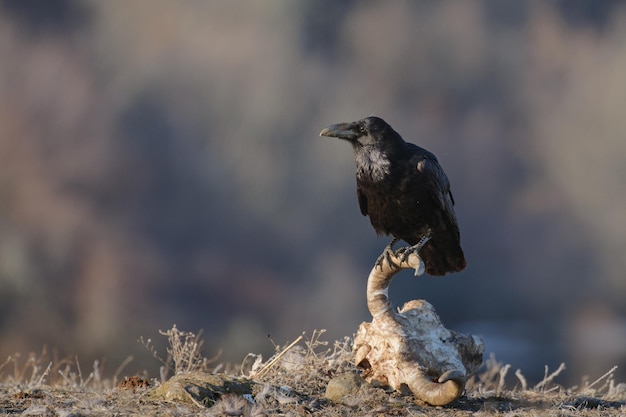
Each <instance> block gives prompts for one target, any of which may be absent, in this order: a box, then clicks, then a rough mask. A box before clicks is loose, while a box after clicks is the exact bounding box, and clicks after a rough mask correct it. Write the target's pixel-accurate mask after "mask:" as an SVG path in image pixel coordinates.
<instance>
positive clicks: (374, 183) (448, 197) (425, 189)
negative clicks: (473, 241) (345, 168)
mask: <svg viewBox="0 0 626 417" xmlns="http://www.w3.org/2000/svg"><path fill="white" fill-rule="evenodd" d="M320 136H330V137H336V138H340V139H344V140H347V141H348V142H350V144H352V148H353V149H354V159H355V161H356V184H357V188H356V192H357V198H358V201H359V208H360V209H361V213H362V214H363V215H364V216H369V218H370V222H371V223H372V226H374V230H376V233H377V234H378V235H382V234H385V235H393V236H394V240H393V241H392V242H391V243H390V244H389V245H388V246H387V248H386V251H388V250H392V247H393V244H394V243H395V242H396V241H397V240H399V239H402V240H404V241H405V242H407V243H409V244H410V245H412V247H411V248H403V249H402V250H401V251H404V253H405V254H408V253H409V251H408V250H407V249H413V250H418V251H419V255H420V257H421V258H422V260H423V261H424V265H425V268H426V272H427V273H428V274H430V275H444V274H446V273H448V272H458V271H461V270H463V269H464V268H465V266H466V262H465V256H464V255H463V249H461V243H460V234H459V226H458V223H457V220H456V216H455V214H454V207H453V206H454V198H453V197H452V193H451V192H450V182H449V181H448V177H447V176H446V174H445V173H444V172H443V169H442V168H441V166H440V165H439V162H438V161H437V157H435V155H434V154H432V153H431V152H429V151H427V150H426V149H424V148H421V147H419V146H417V145H414V144H412V143H408V142H405V141H404V140H403V139H402V137H401V136H400V134H398V133H397V132H396V131H395V130H393V128H392V127H391V126H389V124H387V122H385V121H384V120H383V119H381V118H379V117H366V118H364V119H361V120H358V121H356V122H351V123H339V124H336V125H332V126H329V127H327V128H325V129H324V130H322V131H321V132H320ZM420 248H421V249H420Z"/></svg>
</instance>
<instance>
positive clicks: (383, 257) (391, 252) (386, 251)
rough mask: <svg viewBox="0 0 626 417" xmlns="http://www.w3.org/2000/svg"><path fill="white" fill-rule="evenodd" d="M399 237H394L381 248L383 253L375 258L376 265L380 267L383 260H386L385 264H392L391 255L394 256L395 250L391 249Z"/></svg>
mask: <svg viewBox="0 0 626 417" xmlns="http://www.w3.org/2000/svg"><path fill="white" fill-rule="evenodd" d="M399 240H400V239H398V238H397V237H396V238H394V239H393V240H392V241H391V242H389V244H388V245H387V246H385V249H384V250H383V253H381V254H380V256H379V257H378V259H376V264H375V265H376V266H377V267H380V268H382V264H383V260H385V261H387V264H389V265H393V263H391V256H392V255H393V256H396V252H395V251H394V250H393V245H395V244H396V243H397V242H398V241H399Z"/></svg>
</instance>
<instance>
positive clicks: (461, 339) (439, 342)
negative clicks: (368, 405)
mask: <svg viewBox="0 0 626 417" xmlns="http://www.w3.org/2000/svg"><path fill="white" fill-rule="evenodd" d="M403 269H415V271H416V273H418V272H421V271H423V266H422V260H421V258H420V257H419V256H418V254H417V253H415V252H413V253H411V254H410V255H409V256H408V257H405V260H404V261H401V257H400V256H399V255H398V252H396V253H393V252H391V253H388V254H387V255H385V256H382V257H381V258H380V260H379V262H377V264H376V266H374V268H373V269H372V271H371V272H370V275H369V278H368V281H367V306H368V308H369V311H370V313H371V314H372V317H373V319H372V322H371V323H362V324H361V326H359V330H358V332H357V334H356V336H355V339H354V346H353V351H354V353H355V363H356V364H357V366H359V367H361V368H363V370H364V371H363V377H364V378H365V379H366V380H367V381H368V382H370V383H372V382H377V383H378V384H383V385H388V386H390V387H392V388H394V389H396V390H399V391H405V390H406V388H408V389H409V390H410V391H411V393H412V394H413V395H414V396H415V397H416V398H417V399H419V400H422V401H424V402H426V403H428V404H431V405H445V404H448V403H450V402H452V401H454V400H456V399H457V398H458V397H459V396H460V395H461V394H462V393H463V390H464V389H465V382H466V381H467V378H468V377H469V376H470V375H471V374H472V373H474V372H476V371H477V370H478V368H479V367H480V365H481V363H482V356H483V350H484V346H483V342H482V340H481V339H480V338H479V337H478V336H472V335H465V334H461V333H457V332H455V331H453V330H448V329H446V328H445V327H444V326H443V324H442V323H441V320H440V319H439V316H438V315H437V313H436V311H435V309H434V307H433V306H432V305H431V304H429V303H428V302H427V301H425V300H413V301H409V302H407V303H406V304H404V306H403V307H402V308H401V309H400V310H399V311H397V312H396V311H394V309H393V308H392V306H391V303H390V301H389V297H388V289H389V284H390V283H391V280H392V278H393V276H394V275H395V274H396V273H398V272H399V271H400V270H403Z"/></svg>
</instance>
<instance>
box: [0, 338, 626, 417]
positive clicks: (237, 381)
mask: <svg viewBox="0 0 626 417" xmlns="http://www.w3.org/2000/svg"><path fill="white" fill-rule="evenodd" d="M162 334H163V335H164V336H167V337H168V340H169V344H170V348H169V349H168V350H167V357H168V359H166V360H165V361H163V368H162V369H164V370H165V371H163V372H162V374H161V375H160V378H154V377H150V376H146V375H141V376H140V375H131V376H125V377H123V376H121V375H119V376H113V377H112V378H108V379H107V378H103V377H102V376H101V374H100V372H99V371H98V366H97V364H94V367H93V371H92V372H90V373H89V374H82V373H81V372H80V366H79V365H78V363H74V364H72V362H71V361H62V362H61V363H54V362H50V361H47V360H46V358H44V357H35V356H29V358H28V360H26V361H25V362H24V363H22V364H20V363H18V362H17V361H16V360H15V359H14V358H9V359H8V360H7V361H5V362H4V363H3V364H0V415H22V416H61V417H78V416H134V415H141V416H146V415H150V416H186V415H206V416H259V417H260V416H329V417H332V416H379V417H384V416H455V417H457V416H470V415H472V416H592V417H593V416H598V417H599V416H626V383H617V382H616V381H614V379H613V372H614V370H615V368H614V369H612V370H609V371H608V372H607V373H606V374H604V375H602V376H599V377H598V378H597V379H595V380H593V381H591V382H586V383H583V384H581V386H577V387H573V388H565V387H562V386H560V385H559V384H558V377H559V374H560V372H561V371H562V370H563V369H565V368H564V365H562V366H561V367H559V368H558V369H556V370H553V371H551V372H548V370H547V369H546V376H545V378H544V380H542V381H541V382H539V383H538V384H536V385H534V386H527V383H526V380H525V378H524V376H523V375H522V374H521V373H520V372H519V371H518V372H515V375H514V376H513V377H512V376H511V375H508V381H509V382H508V383H509V384H510V385H514V386H512V387H510V386H507V384H506V381H507V373H508V371H509V368H510V367H509V366H508V365H505V364H502V363H499V362H498V361H496V360H495V358H494V357H489V358H487V360H486V361H485V364H484V366H483V367H482V368H481V370H480V371H479V372H478V373H477V374H476V375H474V376H472V378H471V379H470V380H469V381H468V382H467V384H466V389H465V393H464V394H463V395H462V396H461V397H460V398H459V399H457V400H456V401H454V402H452V403H450V404H448V405H446V406H443V407H433V406H429V405H427V404H424V403H420V402H417V401H416V400H415V399H414V398H413V397H412V396H411V395H403V394H401V393H399V392H396V391H393V390H391V389H389V388H385V387H374V386H372V385H370V384H367V383H361V384H358V385H355V386H354V387H351V388H349V389H348V390H347V394H345V395H343V396H341V397H340V398H339V399H336V400H334V401H331V400H329V399H328V398H327V392H326V389H327V386H328V385H329V381H331V380H333V379H335V380H336V379H338V378H336V377H338V376H341V375H345V374H351V375H354V374H358V373H359V370H358V369H357V368H356V367H355V366H354V365H353V364H352V356H353V355H352V351H351V345H352V340H351V339H350V338H345V339H344V340H341V341H336V342H334V343H328V342H325V341H323V340H322V337H321V336H322V335H323V331H316V332H314V333H313V334H312V335H311V336H310V337H304V335H303V336H302V337H300V338H298V339H296V340H295V341H294V342H293V343H291V344H289V345H288V346H286V347H285V348H280V347H277V349H276V354H275V355H274V356H273V357H271V358H269V359H268V360H267V361H263V359H262V357H261V356H260V355H255V354H249V355H248V357H247V358H246V360H244V362H243V363H242V364H240V365H238V366H236V367H228V366H225V365H217V366H216V365H215V364H213V363H211V361H208V360H207V359H205V358H204V357H203V356H202V355H201V353H200V351H201V348H202V341H201V340H199V337H197V336H196V335H194V334H193V333H186V332H181V331H179V330H178V329H176V328H175V327H174V328H173V329H171V330H169V331H166V332H162ZM146 347H147V348H148V350H149V351H151V353H152V354H153V356H155V357H157V354H156V352H154V351H153V350H152V349H151V347H150V346H146ZM9 370H11V371H9ZM167 370H169V371H167ZM168 372H169V373H168ZM512 379H513V380H514V381H516V382H515V383H513V384H511V382H510V381H511V380H512Z"/></svg>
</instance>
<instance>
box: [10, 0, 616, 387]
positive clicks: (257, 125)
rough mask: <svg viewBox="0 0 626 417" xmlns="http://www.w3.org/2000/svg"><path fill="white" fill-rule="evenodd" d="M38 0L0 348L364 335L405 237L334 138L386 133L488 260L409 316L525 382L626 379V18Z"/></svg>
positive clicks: (17, 14) (366, 5) (17, 154)
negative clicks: (420, 157) (395, 134)
mask: <svg viewBox="0 0 626 417" xmlns="http://www.w3.org/2000/svg"><path fill="white" fill-rule="evenodd" d="M40 3H41V2H38V1H30V0H29V1H4V2H2V3H0V62H2V67H1V69H0V94H1V97H2V100H0V166H1V169H0V313H1V314H0V334H1V335H2V341H3V342H2V345H1V346H0V354H2V355H8V354H10V353H12V352H14V351H28V350H37V349H38V348H39V346H40V345H41V344H43V343H48V344H49V345H50V346H53V347H58V348H59V349H60V350H61V351H62V352H64V353H65V354H71V355H73V354H75V353H77V354H79V355H85V356H88V357H91V356H95V355H101V356H105V357H107V358H109V362H112V363H113V366H116V364H117V363H119V362H121V360H122V359H123V358H124V357H125V356H126V355H129V354H131V353H133V352H137V351H141V347H139V346H137V344H136V342H135V341H136V339H137V338H138V337H139V336H141V335H143V336H148V337H149V336H151V335H155V334H156V330H157V329H159V328H161V329H165V328H169V327H170V326H171V324H172V323H176V324H177V325H178V326H179V327H180V328H183V329H189V330H197V329H199V328H204V329H205V334H206V335H207V339H208V340H207V344H208V345H209V346H210V347H211V348H212V349H215V351H217V350H218V349H219V348H221V347H223V348H227V350H228V352H229V353H230V355H229V356H228V357H227V358H228V359H229V360H234V361H238V360H239V359H240V358H241V357H243V355H244V354H245V353H247V352H248V351H266V352H267V351H271V345H270V344H269V343H268V342H267V340H266V339H265V335H266V334H268V333H269V334H271V335H272V337H273V338H274V339H276V340H277V341H279V342H280V341H282V340H286V339H290V338H293V337H294V336H295V335H296V334H299V333H300V332H301V331H303V330H311V329H313V328H328V329H329V334H330V335H331V337H341V336H344V335H347V334H351V333H352V332H353V331H354V330H355V329H356V326H358V324H359V323H360V321H362V320H364V319H366V318H367V315H366V314H367V311H366V308H365V302H364V296H363V294H364V280H365V279H366V277H367V272H368V271H369V268H370V266H371V264H372V262H373V261H374V259H375V257H376V256H377V255H378V253H379V252H380V251H381V250H382V248H383V246H384V245H385V244H386V243H387V239H386V238H385V239H382V238H376V237H375V236H374V234H373V232H372V231H371V228H370V226H369V223H368V220H367V219H366V218H363V217H361V216H360V214H359V212H358V208H357V204H356V198H355V192H354V172H353V163H352V160H351V158H352V153H351V151H350V149H349V148H347V147H346V146H345V144H343V143H338V142H333V141H331V140H328V139H325V138H318V137H317V134H318V132H319V130H320V129H321V128H322V127H324V126H326V125H328V124H330V123H335V122H339V121H348V120H353V119H357V118H360V117H363V116H365V115H369V114H376V115H379V116H381V117H384V118H385V119H386V120H387V121H389V122H390V123H391V124H392V125H393V126H394V127H395V128H396V129H397V130H398V131H399V132H400V133H402V134H403V135H404V137H405V138H406V139H407V140H409V141H413V142H416V143H419V144H420V145H422V146H424V147H426V148H428V149H430V150H431V151H433V152H435V153H436V154H437V155H438V156H439V158H440V160H441V162H442V164H443V166H444V168H445V169H446V171H447V173H448V175H449V177H450V179H451V182H452V187H453V192H454V194H455V198H456V200H457V214H458V217H459V222H460V225H461V234H462V241H463V244H464V248H465V251H466V254H467V257H468V264H469V266H468V269H467V270H466V271H464V272H463V273H461V274H458V275H455V276H449V277H446V278H444V279H441V280H434V279H431V278H421V279H419V280H417V281H416V280H412V279H409V278H408V277H407V278H400V279H399V280H398V282H397V283H394V288H392V297H393V291H395V293H396V294H395V298H393V299H394V301H395V302H396V303H398V304H400V303H401V302H402V301H404V299H403V297H404V298H405V299H410V298H422V297H423V298H427V299H429V300H430V301H431V302H433V304H434V305H435V306H436V307H437V309H438V311H439V312H440V314H441V315H442V317H443V319H444V320H445V321H446V324H447V325H448V326H450V327H455V326H475V327H476V328H477V329H478V330H476V331H474V332H481V331H484V332H485V338H486V345H487V350H488V351H489V350H493V351H495V352H496V354H497V355H498V357H500V358H503V359H505V360H510V361H513V362H514V365H516V366H520V367H522V369H523V370H524V371H525V373H526V372H527V371H526V370H527V369H528V367H529V366H530V367H534V369H537V370H538V371H540V372H541V371H542V369H543V364H545V363H548V364H550V365H553V364H554V363H555V362H556V363H558V362H560V361H562V360H565V361H568V358H572V361H574V359H576V360H575V361H574V362H575V363H582V362H584V364H581V365H580V369H574V370H576V371H580V372H596V373H597V372H604V371H606V370H607V369H608V368H609V367H610V366H611V365H613V364H615V362H616V361H617V362H619V361H621V363H623V362H624V360H626V358H625V356H626V353H625V352H624V350H623V348H622V349H616V348H612V347H613V346H616V345H619V346H624V343H625V341H626V335H624V331H623V328H624V316H625V315H626V311H625V309H624V303H623V297H624V294H626V284H625V281H624V280H623V273H622V271H624V269H625V268H624V267H625V265H624V263H625V261H624V257H623V256H621V248H622V247H624V244H625V243H626V219H625V218H624V208H625V206H626V201H625V200H626V194H624V193H623V192H621V190H622V189H623V184H622V183H623V178H624V167H625V166H626V141H624V140H623V137H622V136H623V133H622V132H623V131H625V130H626V126H624V123H625V122H624V118H623V117H621V113H620V112H621V109H623V108H624V104H625V103H624V101H626V78H624V77H623V75H622V72H623V71H622V69H623V68H624V64H625V61H626V49H625V47H624V45H626V42H625V41H626V32H625V31H624V29H623V27H626V26H624V22H625V21H626V16H625V15H624V13H625V12H624V8H623V7H622V5H621V3H619V2H592V1H582V0H581V1H568V2H562V1H551V2H515V1H482V2H471V3H468V2H449V1H439V2H432V1H420V2H392V3H388V2H379V3H377V2H331V1H328V2H313V1H308V2H298V3H291V2H255V3H253V4H249V5H246V6H242V5H240V4H235V3H232V2H185V3H172V2H165V1H145V0H144V1H140V0H137V1H134V2H130V3H128V2H126V3H124V4H122V3H120V2H98V1H84V2H82V1H77V0H76V1H72V0H64V1H62V2H58V6H59V7H56V8H49V7H43V8H42V7H41V4H40ZM44 3H45V2H44ZM590 322H592V323H596V322H597V323H600V324H602V325H603V326H604V327H602V328H603V329H608V330H604V331H603V333H602V334H603V335H604V336H598V341H597V344H595V345H593V344H592V346H591V347H590V346H589V344H588V343H587V344H584V343H582V342H581V340H586V338H585V337H584V335H583V336H581V332H586V331H590V330H589V329H590V328H594V326H589V323H590ZM490 329H495V330H490ZM620 329H621V330H620ZM607 334H609V335H611V337H608V336H606V335H607ZM515 337H518V338H519V339H515ZM517 342H519V343H518V345H517V346H515V347H511V346H512V345H511V344H512V343H513V344H515V343H517ZM607 349H608V351H610V354H609V355H608V356H606V354H605V353H606V351H607ZM515 352H519V355H517V356H516V353H515ZM598 352H605V353H602V356H604V357H605V358H606V360H607V361H611V363H608V365H606V366H605V363H604V362H602V361H599V362H598V363H595V364H594V363H593V361H590V360H588V359H589V358H590V357H594V356H601V355H600V354H598ZM145 356H147V355H146V354H145V353H143V354H141V355H137V358H138V359H139V358H140V357H145ZM577 358H585V359H587V360H586V361H581V360H577ZM515 361H518V363H515ZM551 361H554V362H551ZM572 365H573V366H574V364H572ZM137 366H138V367H139V366H144V364H143V363H139V364H137ZM600 368H602V369H600ZM530 371H532V369H531V370H529V371H528V372H530ZM577 376H578V375H576V377H577Z"/></svg>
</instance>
